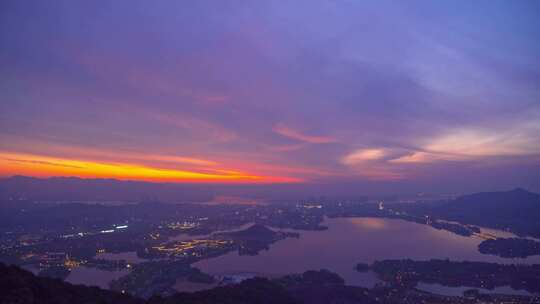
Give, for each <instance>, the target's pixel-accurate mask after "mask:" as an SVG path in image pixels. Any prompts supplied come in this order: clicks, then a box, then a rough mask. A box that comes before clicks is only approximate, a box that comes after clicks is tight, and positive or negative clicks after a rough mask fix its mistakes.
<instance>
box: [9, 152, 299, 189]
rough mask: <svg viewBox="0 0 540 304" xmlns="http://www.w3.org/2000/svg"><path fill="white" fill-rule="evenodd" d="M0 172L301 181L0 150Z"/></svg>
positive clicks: (159, 179) (160, 179)
mask: <svg viewBox="0 0 540 304" xmlns="http://www.w3.org/2000/svg"><path fill="white" fill-rule="evenodd" d="M0 175H3V176H9V175H28V176H36V177H51V176H77V177H82V178H115V179H120V180H142V181H154V182H207V183H291V182H300V181H301V180H300V179H297V178H292V177H276V176H264V175H257V174H251V173H246V172H241V171H237V170H229V169H218V168H213V169H212V170H204V171H193V170H178V169H170V168H158V167H152V166H147V165H140V164H133V163H118V162H100V161H95V160H78V159H65V158H57V157H49V156H41V155H33V154H19V153H2V152H0Z"/></svg>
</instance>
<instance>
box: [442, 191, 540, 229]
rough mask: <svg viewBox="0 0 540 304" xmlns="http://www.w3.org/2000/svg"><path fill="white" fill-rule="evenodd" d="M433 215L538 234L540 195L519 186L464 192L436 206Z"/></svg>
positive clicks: (539, 227) (467, 222)
mask: <svg viewBox="0 0 540 304" xmlns="http://www.w3.org/2000/svg"><path fill="white" fill-rule="evenodd" d="M432 214H433V215H435V216H437V217H440V218H445V219H448V220H453V221H458V222H461V223H466V224H473V225H478V226H484V227H489V228H496V229H501V230H509V231H512V232H514V233H516V234H518V235H531V236H536V237H540V194H537V193H533V192H529V191H527V190H525V189H521V188H516V189H514V190H510V191H499V192H480V193H474V194H469V195H464V196H461V197H458V198H456V199H455V200H452V201H449V202H447V203H445V204H442V205H439V206H437V207H435V208H434V209H433V210H432Z"/></svg>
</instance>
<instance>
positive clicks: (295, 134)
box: [272, 124, 336, 144]
mask: <svg viewBox="0 0 540 304" xmlns="http://www.w3.org/2000/svg"><path fill="white" fill-rule="evenodd" d="M272 130H273V131H274V132H276V133H277V134H279V135H282V136H285V137H289V138H292V139H296V140H299V141H303V142H307V143H311V144H329V143H333V142H336V139H334V138H332V137H327V136H314V135H307V134H303V133H301V132H300V131H297V130H294V129H291V128H289V127H287V126H284V125H281V124H278V125H276V126H274V128H273V129H272Z"/></svg>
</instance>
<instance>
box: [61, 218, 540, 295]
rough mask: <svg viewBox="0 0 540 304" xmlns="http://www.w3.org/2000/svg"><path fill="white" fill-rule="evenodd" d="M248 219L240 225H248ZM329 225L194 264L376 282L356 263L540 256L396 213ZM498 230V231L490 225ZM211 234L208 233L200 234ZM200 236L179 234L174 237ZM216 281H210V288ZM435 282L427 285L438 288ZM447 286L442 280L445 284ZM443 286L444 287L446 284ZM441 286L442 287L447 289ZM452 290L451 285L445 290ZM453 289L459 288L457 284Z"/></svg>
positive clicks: (100, 275) (105, 277) (88, 272)
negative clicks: (508, 251)
mask: <svg viewBox="0 0 540 304" xmlns="http://www.w3.org/2000/svg"><path fill="white" fill-rule="evenodd" d="M250 225H252V224H246V225H244V226H242V227H239V229H234V230H241V229H245V228H248V227H249V226H250ZM324 225H325V226H328V228H329V229H328V230H325V231H300V238H289V239H285V240H281V241H279V242H277V243H275V244H272V245H271V246H270V250H268V251H262V252H261V253H259V255H256V256H240V255H238V253H237V252H231V253H228V254H226V255H223V256H219V257H215V258H211V259H207V260H203V261H199V262H197V263H195V264H193V266H195V267H198V268H199V269H201V270H202V271H203V272H206V273H210V274H213V275H231V274H236V273H258V274H260V275H263V276H268V277H276V276H281V275H285V274H290V273H301V272H304V271H306V270H319V269H328V270H331V271H334V272H336V273H338V274H339V275H340V276H341V277H343V278H344V279H345V282H346V283H347V284H349V285H357V286H366V287H372V286H373V285H374V284H375V283H377V282H378V280H377V278H376V276H375V274H374V273H372V272H367V273H359V272H357V271H355V270H354V266H355V265H356V264H357V263H359V262H362V263H372V262H373V261H375V260H383V259H403V258H411V259H417V260H427V259H432V258H439V259H444V258H449V259H451V260H470V261H485V262H496V263H527V264H529V263H540V256H534V257H529V258H527V259H504V258H499V257H496V256H491V255H483V254H481V253H479V252H478V249H477V246H478V244H479V243H480V242H481V241H482V239H480V238H477V237H463V236H459V235H456V234H453V233H451V232H448V231H443V230H436V229H434V228H432V227H430V226H427V225H422V224H417V223H412V222H407V221H403V220H396V219H383V218H335V219H326V220H325V222H324ZM491 232H493V233H496V232H497V231H491ZM198 237H199V238H200V237H207V236H198ZM188 238H191V239H192V238H197V237H193V236H187V235H181V236H179V237H177V238H175V239H177V240H180V239H188ZM99 257H100V258H105V259H113V260H116V259H118V260H120V259H125V260H127V261H130V262H134V263H137V262H141V261H142V259H139V258H138V257H137V256H136V254H135V253H134V252H128V253H120V254H101V255H99ZM125 274H127V271H119V272H109V271H102V270H96V269H92V268H85V267H79V268H76V269H74V270H73V272H72V273H71V274H70V275H69V277H68V279H67V281H68V282H72V283H77V284H86V285H96V286H100V287H104V288H106V287H107V286H108V284H109V282H110V281H112V280H113V279H116V278H118V277H120V276H122V275H125ZM184 283H185V284H189V283H186V282H178V283H177V286H175V287H176V288H177V289H178V290H199V289H204V286H199V285H197V286H192V285H193V284H192V285H189V286H183V285H184ZM210 287H212V286H211V285H208V288H210ZM436 287H437V286H435V287H433V286H427V287H426V288H431V289H430V291H432V292H436V290H434V288H435V289H437V288H436ZM443 287H444V286H443ZM443 289H444V288H443ZM443 289H440V290H441V293H442V292H445V290H443ZM447 292H450V291H447ZM451 292H461V290H458V291H456V290H455V289H454V290H453V291H451Z"/></svg>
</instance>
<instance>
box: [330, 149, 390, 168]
mask: <svg viewBox="0 0 540 304" xmlns="http://www.w3.org/2000/svg"><path fill="white" fill-rule="evenodd" d="M384 156H385V152H384V151H383V150H381V149H360V150H356V151H353V152H352V153H350V154H347V155H345V157H343V158H342V159H341V162H342V163H343V164H345V165H357V164H361V163H364V162H366V161H372V160H378V159H381V158H383V157H384Z"/></svg>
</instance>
